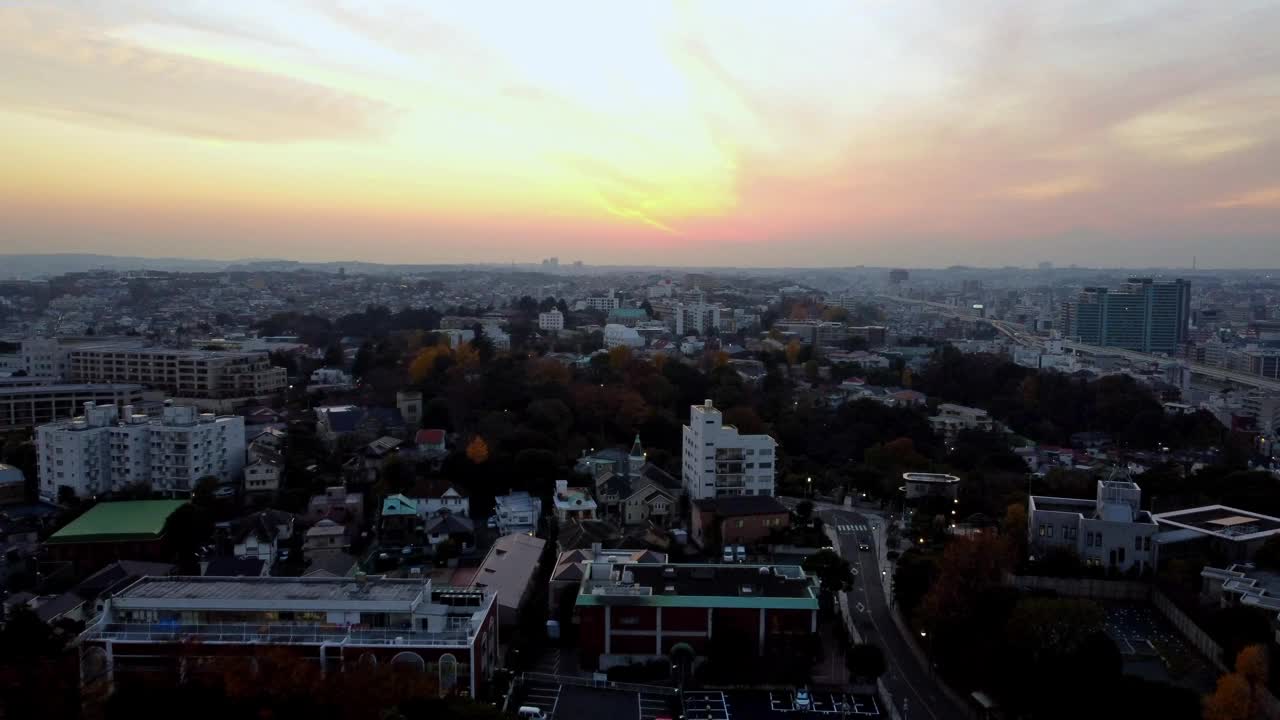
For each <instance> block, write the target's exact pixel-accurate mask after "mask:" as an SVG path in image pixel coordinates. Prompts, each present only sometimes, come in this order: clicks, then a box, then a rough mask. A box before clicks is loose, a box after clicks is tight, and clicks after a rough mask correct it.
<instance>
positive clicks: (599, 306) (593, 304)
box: [582, 290, 618, 312]
mask: <svg viewBox="0 0 1280 720" xmlns="http://www.w3.org/2000/svg"><path fill="white" fill-rule="evenodd" d="M582 302H583V305H584V306H585V307H586V308H587V309H588V310H599V311H601V312H609V311H610V310H617V309H618V296H617V294H616V292H615V291H614V290H610V291H609V294H608V295H592V296H590V297H588V298H586V299H584V300H583V301H582Z"/></svg>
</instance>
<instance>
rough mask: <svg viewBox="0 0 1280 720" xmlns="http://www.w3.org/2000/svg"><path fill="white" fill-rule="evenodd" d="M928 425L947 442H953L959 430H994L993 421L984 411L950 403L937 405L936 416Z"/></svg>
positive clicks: (930, 419)
mask: <svg viewBox="0 0 1280 720" xmlns="http://www.w3.org/2000/svg"><path fill="white" fill-rule="evenodd" d="M929 425H930V426H931V427H932V428H933V431H934V432H936V433H938V434H939V435H942V436H943V437H944V438H946V439H947V440H955V439H956V436H957V435H959V434H960V431H961V430H977V431H980V432H991V431H993V430H995V421H994V420H992V419H991V415H990V414H989V413H988V412H987V411H986V410H983V409H981V408H972V407H966V406H964V405H955V404H952V403H942V404H941V405H939V406H938V414H937V415H935V416H933V417H931V418H929Z"/></svg>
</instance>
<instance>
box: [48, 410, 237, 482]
mask: <svg viewBox="0 0 1280 720" xmlns="http://www.w3.org/2000/svg"><path fill="white" fill-rule="evenodd" d="M36 447H37V453H38V455H37V458H38V463H39V464H38V470H39V477H40V496H41V497H44V498H56V497H57V496H58V493H59V490H60V489H61V488H62V487H67V488H70V489H71V492H73V493H75V495H76V496H77V497H90V496H93V495H97V494H100V493H107V492H112V491H116V490H121V489H124V488H126V487H128V486H130V485H143V486H146V487H150V488H151V489H152V490H154V491H157V492H163V493H169V494H171V495H175V496H184V495H189V494H190V493H191V491H192V490H194V489H195V487H196V483H197V481H198V480H200V479H201V478H203V477H206V476H212V477H216V478H217V479H218V480H219V481H220V482H231V481H236V480H239V479H240V474H241V472H242V471H243V470H244V461H245V443H244V418H243V417H240V416H238V415H235V416H216V415H214V414H212V413H202V412H200V411H199V410H197V409H196V408H194V407H187V406H176V405H173V404H172V403H171V401H166V405H165V407H164V410H163V414H162V415H161V416H160V417H158V418H152V417H148V416H147V415H142V414H135V413H134V412H133V406H131V405H130V406H126V407H125V408H124V412H123V414H122V413H121V412H120V410H119V409H118V408H117V407H116V406H115V405H96V406H95V405H94V404H93V403H85V408H84V415H83V416H80V417H76V418H72V419H70V420H62V421H59V422H53V423H49V424H48V425H41V426H40V427H38V428H36Z"/></svg>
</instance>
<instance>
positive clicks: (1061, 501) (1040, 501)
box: [1031, 495, 1097, 515]
mask: <svg viewBox="0 0 1280 720" xmlns="http://www.w3.org/2000/svg"><path fill="white" fill-rule="evenodd" d="M1031 504H1032V505H1034V506H1035V509H1036V511H1037V512H1065V513H1078V514H1080V515H1092V514H1093V513H1094V511H1095V510H1096V505H1097V501H1096V500H1086V499H1084V498H1060V497H1049V496H1046V495H1032V496H1031Z"/></svg>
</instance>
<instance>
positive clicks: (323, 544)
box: [302, 519, 351, 553]
mask: <svg viewBox="0 0 1280 720" xmlns="http://www.w3.org/2000/svg"><path fill="white" fill-rule="evenodd" d="M304 537H305V540H304V542H303V544H302V549H303V551H304V552H306V553H311V552H312V551H314V550H346V549H347V548H349V547H351V534H350V531H349V530H348V529H347V526H345V525H340V524H338V523H336V522H334V521H332V520H327V519H326V520H321V521H320V522H318V523H316V524H315V525H312V526H311V527H310V528H309V529H308V530H307V532H306V535H305V536H304Z"/></svg>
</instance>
